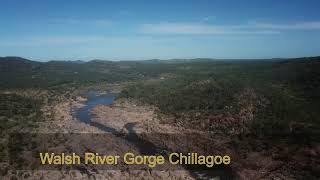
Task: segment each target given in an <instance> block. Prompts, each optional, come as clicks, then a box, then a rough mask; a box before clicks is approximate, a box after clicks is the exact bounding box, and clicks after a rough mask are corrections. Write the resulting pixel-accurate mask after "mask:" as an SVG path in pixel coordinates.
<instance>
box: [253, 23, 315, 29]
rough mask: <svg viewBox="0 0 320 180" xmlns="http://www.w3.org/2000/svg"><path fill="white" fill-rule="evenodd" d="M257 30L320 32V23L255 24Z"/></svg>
mask: <svg viewBox="0 0 320 180" xmlns="http://www.w3.org/2000/svg"><path fill="white" fill-rule="evenodd" d="M253 25H254V26H255V27H256V28H264V29H276V30H320V21H311V22H300V23H291V24H274V23H253Z"/></svg>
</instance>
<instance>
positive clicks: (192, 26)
mask: <svg viewBox="0 0 320 180" xmlns="http://www.w3.org/2000/svg"><path fill="white" fill-rule="evenodd" d="M288 30H320V21H314V22H301V23H292V24H274V23H259V22H254V23H246V24H238V25H212V24H206V23H155V24H143V25H141V26H140V28H139V31H140V32H142V33H151V34H181V35H215V34H217V35H219V34H278V33H281V32H284V31H288Z"/></svg>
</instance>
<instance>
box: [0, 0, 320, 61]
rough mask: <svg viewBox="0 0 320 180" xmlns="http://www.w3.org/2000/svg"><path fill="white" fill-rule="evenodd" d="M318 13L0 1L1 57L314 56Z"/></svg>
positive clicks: (197, 4) (247, 5) (297, 1)
mask: <svg viewBox="0 0 320 180" xmlns="http://www.w3.org/2000/svg"><path fill="white" fill-rule="evenodd" d="M319 8H320V1H319V0H223V1H222V0H221V1H215V0H180V1H173V0H128V1H121V0H118V1H104V0H90V1H89V0H87V1H85V0H83V1H76V0H74V1H72V0H68V1H66V0H54V1H53V0H52V1H49V0H20V1H18V0H1V1H0V56H22V57H26V58H31V59H35V60H42V61H46V60H53V59H55V60H76V59H83V60H89V59H110V60H140V59H151V58H160V59H170V58H196V57H210V58H276V57H300V56H316V55H320V45H319V42H320V11H319Z"/></svg>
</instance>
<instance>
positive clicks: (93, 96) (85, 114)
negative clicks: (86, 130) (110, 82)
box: [73, 91, 233, 180]
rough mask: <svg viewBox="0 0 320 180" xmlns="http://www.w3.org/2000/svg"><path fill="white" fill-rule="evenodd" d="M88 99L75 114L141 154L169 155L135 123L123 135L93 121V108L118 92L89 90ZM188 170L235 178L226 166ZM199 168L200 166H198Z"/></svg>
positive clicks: (200, 174)
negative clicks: (139, 131) (143, 136)
mask: <svg viewBox="0 0 320 180" xmlns="http://www.w3.org/2000/svg"><path fill="white" fill-rule="evenodd" d="M85 97H86V98H87V101H86V102H85V104H84V106H83V107H81V108H78V109H75V111H74V114H73V116H74V117H75V118H76V119H77V120H79V121H81V122H83V123H86V124H88V125H90V126H94V127H96V128H98V129H100V130H102V131H104V132H108V133H112V134H114V135H116V136H118V137H121V138H124V139H125V140H127V141H128V142H130V143H132V144H133V145H135V146H136V147H137V148H138V149H139V151H140V153H141V155H157V154H162V155H164V156H167V155H168V154H167V153H168V151H167V149H164V148H162V147H157V146H155V145H154V144H153V143H152V142H149V141H147V140H145V139H141V138H140V137H139V136H138V135H137V134H136V133H135V131H134V129H133V127H134V126H135V123H128V124H126V125H125V126H124V128H126V129H127V130H128V132H129V135H127V136H123V134H122V133H120V132H118V131H117V130H116V129H114V128H112V127H108V126H106V125H104V124H100V123H97V122H94V121H92V115H91V110H92V108H94V107H96V106H97V105H111V104H112V103H113V101H114V100H115V98H116V94H113V93H107V94H100V93H98V92H97V91H89V92H88V93H86V94H85ZM184 168H185V169H186V170H188V171H189V172H190V174H191V175H192V176H193V177H194V178H196V179H215V178H217V177H218V179H221V180H223V179H226V180H229V179H233V175H232V174H233V173H232V171H231V169H230V168H225V167H217V168H215V169H207V170H195V169H194V167H192V166H184ZM196 169H198V168H196Z"/></svg>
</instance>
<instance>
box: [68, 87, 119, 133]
mask: <svg viewBox="0 0 320 180" xmlns="http://www.w3.org/2000/svg"><path fill="white" fill-rule="evenodd" d="M85 97H86V98H87V101H86V102H85V105H84V106H83V107H81V108H79V109H76V110H75V112H74V117H75V118H76V119H77V120H79V121H81V122H84V123H86V124H89V125H91V126H95V127H97V128H99V129H102V130H103V131H106V132H115V129H113V128H110V127H106V126H103V125H101V124H99V123H96V122H92V121H91V119H92V115H91V112H90V111H91V109H92V108H94V107H96V106H97V105H111V104H112V103H113V101H114V99H115V97H116V95H115V94H112V93H108V94H99V93H98V92H96V91H89V92H88V93H87V94H86V95H85Z"/></svg>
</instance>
